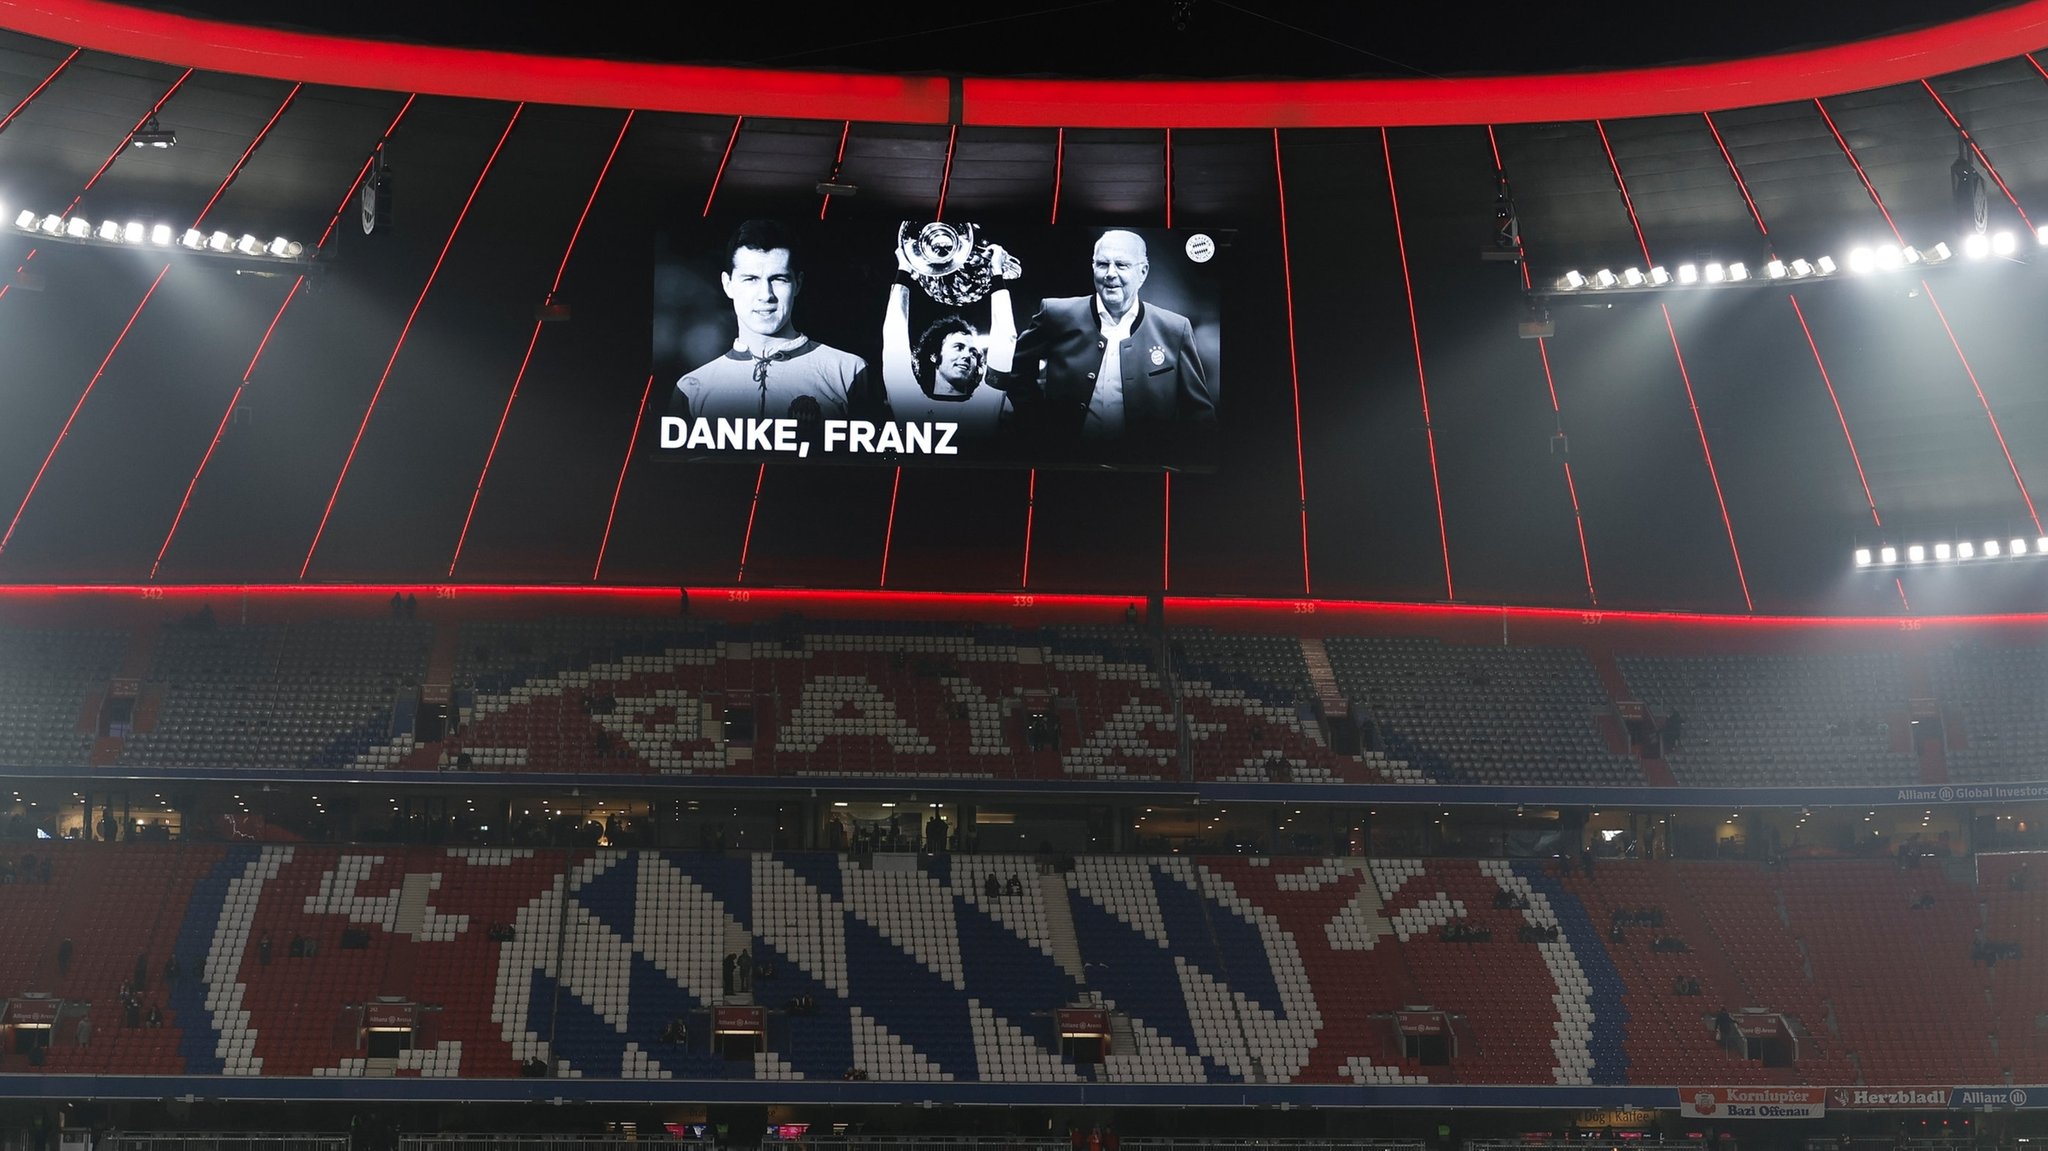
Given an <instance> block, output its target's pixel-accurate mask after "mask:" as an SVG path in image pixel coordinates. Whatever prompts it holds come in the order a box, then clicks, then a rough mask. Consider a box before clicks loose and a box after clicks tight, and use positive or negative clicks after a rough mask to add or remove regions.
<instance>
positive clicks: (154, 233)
mask: <svg viewBox="0 0 2048 1151" xmlns="http://www.w3.org/2000/svg"><path fill="white" fill-rule="evenodd" d="M172 239H173V235H172V232H171V226H170V225H169V224H158V225H157V226H156V227H154V228H151V229H150V230H149V242H150V243H152V244H155V245H156V246H157V247H159V248H163V247H168V246H169V245H170V242H171V240H172Z"/></svg>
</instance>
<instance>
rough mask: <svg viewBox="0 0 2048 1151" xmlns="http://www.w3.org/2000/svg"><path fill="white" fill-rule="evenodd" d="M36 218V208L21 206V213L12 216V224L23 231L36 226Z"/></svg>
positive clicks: (30, 229)
mask: <svg viewBox="0 0 2048 1151" xmlns="http://www.w3.org/2000/svg"><path fill="white" fill-rule="evenodd" d="M37 218H38V217H37V216H36V210H35V209H34V208H23V209H22V210H21V215H19V216H16V217H15V218H14V226H15V227H17V228H20V229H21V230H22V231H24V232H27V231H33V230H34V228H35V226H36V220H37Z"/></svg>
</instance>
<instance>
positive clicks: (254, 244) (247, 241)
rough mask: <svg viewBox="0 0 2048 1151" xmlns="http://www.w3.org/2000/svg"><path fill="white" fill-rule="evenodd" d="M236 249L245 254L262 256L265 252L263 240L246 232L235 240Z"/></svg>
mask: <svg viewBox="0 0 2048 1151" xmlns="http://www.w3.org/2000/svg"><path fill="white" fill-rule="evenodd" d="M235 251H237V252H240V253H241V254H243V255H244V256H260V255H262V254H263V241H261V240H259V239H257V238H256V237H254V236H251V235H249V234H248V233H246V232H244V233H243V234H242V238H241V239H239V240H236V241H235Z"/></svg>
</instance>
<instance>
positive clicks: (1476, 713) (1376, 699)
mask: <svg viewBox="0 0 2048 1151" xmlns="http://www.w3.org/2000/svg"><path fill="white" fill-rule="evenodd" d="M1324 646H1325V647H1327V648H1328V650H1329V653H1330V663H1331V665H1332V666H1333V667H1334V668H1335V670H1336V673H1337V683H1338V686H1339V688H1341V689H1342V691H1343V692H1344V694H1345V696H1346V697H1347V698H1349V699H1351V700H1353V701H1355V702H1356V703H1357V704H1358V705H1359V706H1362V707H1363V709H1364V711H1365V717H1366V718H1367V719H1369V720H1370V721H1371V722H1372V723H1374V724H1375V725H1376V726H1377V727H1378V728H1379V730H1380V731H1381V732H1382V733H1383V735H1384V736H1385V739H1386V744H1387V747H1386V750H1387V751H1388V753H1389V754H1391V755H1395V756H1398V757H1400V758H1402V759H1405V760H1407V761H1408V763H1409V765H1410V766H1412V767H1414V768H1416V769H1417V770H1420V771H1422V772H1424V773H1426V774H1428V775H1430V776H1433V777H1435V778H1436V779H1438V780H1440V781H1443V782H1480V781H1494V780H1514V781H1520V782H1531V783H1549V784H1619V785H1628V784H1640V783H1642V782H1643V774H1642V767H1641V765H1639V764H1637V763H1636V762H1635V761H1634V760H1633V759H1631V758H1629V757H1628V756H1625V755H1617V754H1615V753H1614V752H1613V751H1610V750H1609V749H1608V747H1607V745H1606V743H1605V742H1604V741H1603V739H1602V737H1601V735H1600V732H1599V729H1598V728H1597V727H1596V726H1595V725H1594V721H1593V718H1592V717H1593V714H1594V713H1595V712H1596V711H1601V710H1604V709H1608V708H1610V706H1611V704H1610V701H1609V700H1608V698H1607V693H1606V691H1605V690H1604V689H1603V688H1602V687H1601V685H1600V678H1599V676H1598V674H1597V673H1595V672H1594V670H1593V666H1592V664H1591V663H1590V662H1589V661H1588V659H1587V658H1586V654H1585V653H1584V652H1583V651H1580V650H1578V649H1576V648H1555V647H1499V646H1492V647H1474V646H1465V645H1457V644H1447V643H1441V642H1439V641H1437V640H1434V639H1419V638H1406V637H1398V638H1379V637H1365V636H1332V637H1330V638H1329V639H1328V640H1326V641H1324Z"/></svg>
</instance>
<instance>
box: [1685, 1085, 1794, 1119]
mask: <svg viewBox="0 0 2048 1151" xmlns="http://www.w3.org/2000/svg"><path fill="white" fill-rule="evenodd" d="M1827 1111H1828V1089H1827V1088H1825V1087H1681V1088H1679V1089H1678V1113H1679V1114H1680V1115H1683V1116H1685V1117H1686V1118H1687V1119H1819V1118H1821V1117H1822V1116H1824V1115H1826V1114H1827Z"/></svg>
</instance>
